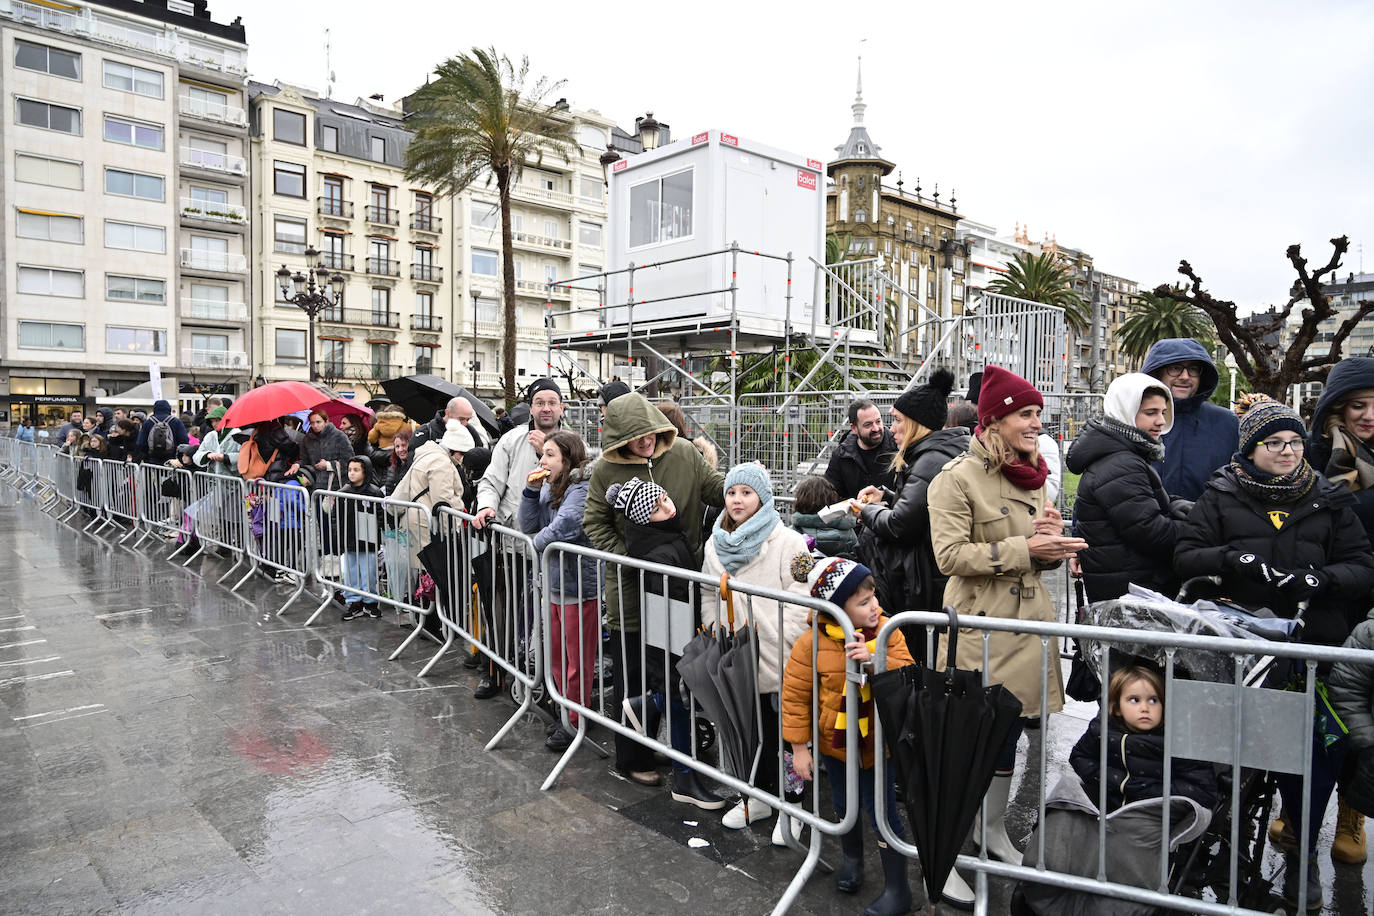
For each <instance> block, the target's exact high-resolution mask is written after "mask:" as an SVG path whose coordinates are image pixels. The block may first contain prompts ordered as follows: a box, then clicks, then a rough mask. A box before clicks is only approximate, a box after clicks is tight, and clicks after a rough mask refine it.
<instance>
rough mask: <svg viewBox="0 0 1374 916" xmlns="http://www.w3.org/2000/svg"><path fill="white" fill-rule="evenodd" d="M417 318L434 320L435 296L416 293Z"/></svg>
mask: <svg viewBox="0 0 1374 916" xmlns="http://www.w3.org/2000/svg"><path fill="white" fill-rule="evenodd" d="M415 317H416V318H422V319H425V320H426V321H433V319H434V294H433V293H416V294H415Z"/></svg>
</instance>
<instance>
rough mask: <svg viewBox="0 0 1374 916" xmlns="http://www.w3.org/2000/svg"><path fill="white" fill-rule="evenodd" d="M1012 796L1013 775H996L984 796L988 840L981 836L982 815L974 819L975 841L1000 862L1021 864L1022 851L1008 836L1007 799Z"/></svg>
mask: <svg viewBox="0 0 1374 916" xmlns="http://www.w3.org/2000/svg"><path fill="white" fill-rule="evenodd" d="M1010 796H1011V777H1010V776H994V777H992V785H990V786H988V794H987V795H984V796H983V807H984V808H985V809H986V810H987V815H988V834H987V837H986V842H984V839H985V838H984V837H981V836H979V832H980V829H981V827H982V824H983V821H982V818H981V815H979V816H976V817H974V819H973V842H974V843H976V844H978V845H979V846H984V845H986V846H987V850H988V855H989V856H991V857H992V858H994V859H997V860H998V861H1000V862H1006V863H1007V864H1008V865H1020V864H1021V851H1020V850H1018V849H1017V848H1016V846H1015V844H1013V843H1012V841H1011V837H1009V836H1007V825H1006V822H1005V818H1006V815H1007V799H1008V798H1009V797H1010Z"/></svg>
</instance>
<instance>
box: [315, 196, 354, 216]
mask: <svg viewBox="0 0 1374 916" xmlns="http://www.w3.org/2000/svg"><path fill="white" fill-rule="evenodd" d="M315 212H316V213H318V214H319V215H320V216H332V217H335V218H336V219H352V218H353V201H351V200H341V199H340V198H338V197H316V198H315Z"/></svg>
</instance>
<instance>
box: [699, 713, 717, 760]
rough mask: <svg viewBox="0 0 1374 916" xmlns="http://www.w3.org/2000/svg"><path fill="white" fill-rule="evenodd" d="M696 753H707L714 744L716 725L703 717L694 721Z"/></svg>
mask: <svg viewBox="0 0 1374 916" xmlns="http://www.w3.org/2000/svg"><path fill="white" fill-rule="evenodd" d="M696 722H697V728H696V739H697V753H698V754H701V753H705V752H706V751H709V750H710V749H711V748H712V747H713V746H714V745H715V743H716V724H715V723H714V722H712V721H711V720H710V719H708V718H706V717H705V716H700V715H699V716H697V719H696Z"/></svg>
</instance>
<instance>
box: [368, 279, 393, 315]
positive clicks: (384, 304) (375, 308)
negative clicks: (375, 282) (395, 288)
mask: <svg viewBox="0 0 1374 916" xmlns="http://www.w3.org/2000/svg"><path fill="white" fill-rule="evenodd" d="M390 318H391V290H390V289H387V288H386V287H384V286H374V287H372V321H373V323H374V324H389V323H390Z"/></svg>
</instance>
